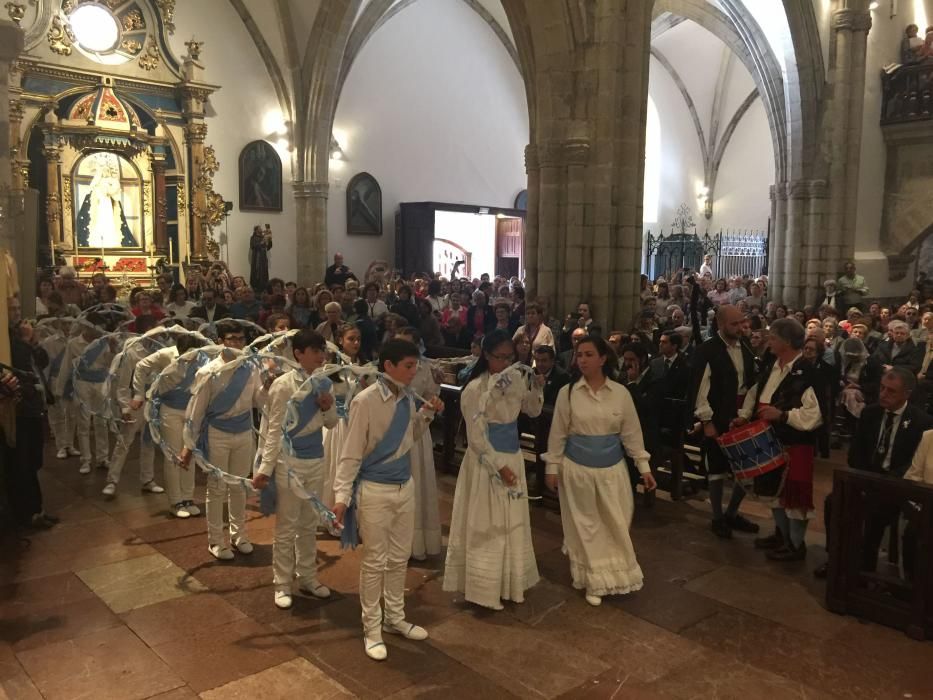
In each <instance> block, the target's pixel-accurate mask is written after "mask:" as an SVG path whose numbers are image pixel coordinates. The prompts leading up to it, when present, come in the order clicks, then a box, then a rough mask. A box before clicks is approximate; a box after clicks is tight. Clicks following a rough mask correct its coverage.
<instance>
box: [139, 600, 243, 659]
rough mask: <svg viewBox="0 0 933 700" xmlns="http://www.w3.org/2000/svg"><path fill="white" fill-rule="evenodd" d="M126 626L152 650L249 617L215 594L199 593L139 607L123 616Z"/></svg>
mask: <svg viewBox="0 0 933 700" xmlns="http://www.w3.org/2000/svg"><path fill="white" fill-rule="evenodd" d="M121 617H122V618H123V621H124V622H125V623H126V625H127V626H128V627H129V628H130V629H131V630H133V632H135V633H136V634H137V635H138V636H139V638H140V639H142V640H143V641H144V642H145V643H146V644H148V645H149V646H151V647H154V646H157V645H159V644H165V643H166V642H172V641H175V640H177V639H181V638H182V637H187V636H189V635H190V634H191V631H192V630H199V631H201V630H208V629H210V628H212V627H219V626H221V625H225V624H227V623H229V622H234V621H236V620H242V619H243V618H244V617H246V616H245V615H244V614H243V613H242V612H240V611H239V610H237V609H236V608H234V607H233V606H232V605H230V604H229V603H227V602H226V601H224V600H223V599H222V598H221V597H220V596H218V595H217V594H215V593H198V594H196V595H188V596H183V597H181V598H174V599H172V600H166V601H163V602H161V603H155V604H153V605H147V606H145V607H142V608H136V609H135V610H131V611H129V612H127V613H124V614H123V615H122V616H121Z"/></svg>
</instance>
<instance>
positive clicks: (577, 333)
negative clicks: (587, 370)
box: [558, 328, 587, 373]
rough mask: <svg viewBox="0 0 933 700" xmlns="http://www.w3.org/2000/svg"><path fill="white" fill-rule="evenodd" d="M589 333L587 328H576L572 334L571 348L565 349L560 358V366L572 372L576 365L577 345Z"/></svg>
mask: <svg viewBox="0 0 933 700" xmlns="http://www.w3.org/2000/svg"><path fill="white" fill-rule="evenodd" d="M586 335H587V330H586V329H585V328H574V329H573V333H571V334H570V346H571V347H570V350H564V352H562V353H561V354H560V357H559V358H558V362H559V363H560V366H561V367H563V369H564V370H565V371H566V372H568V373H569V372H570V371H571V370H572V369H573V366H574V354H575V353H576V352H577V345H579V344H580V341H581V340H583V338H585V337H586Z"/></svg>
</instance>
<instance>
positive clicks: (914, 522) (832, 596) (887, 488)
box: [826, 469, 933, 639]
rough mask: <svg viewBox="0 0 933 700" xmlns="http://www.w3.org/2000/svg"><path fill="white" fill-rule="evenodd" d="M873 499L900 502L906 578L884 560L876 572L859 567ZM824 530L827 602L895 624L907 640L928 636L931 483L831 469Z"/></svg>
mask: <svg viewBox="0 0 933 700" xmlns="http://www.w3.org/2000/svg"><path fill="white" fill-rule="evenodd" d="M910 503H913V504H916V506H919V510H917V509H916V508H915V507H914V506H912V505H909V504H910ZM878 504H890V505H891V507H893V508H899V507H901V506H906V509H905V512H907V513H908V514H909V520H910V528H911V530H912V531H913V532H914V533H916V547H915V548H914V553H915V554H914V555H915V557H916V558H915V563H914V569H915V571H914V574H913V577H912V578H911V577H904V578H902V577H900V576H898V575H894V574H891V573H890V569H891V567H890V566H888V565H887V564H884V563H881V564H879V566H880V567H881V568H882V571H881V572H875V571H868V570H865V569H864V568H863V566H862V560H863V547H862V543H863V528H864V525H865V523H866V521H867V520H868V518H870V517H871V511H872V509H873V508H875V507H877V505H878ZM830 532H831V538H830V541H829V543H828V546H829V572H828V576H827V585H826V605H827V607H828V608H829V609H830V610H832V611H833V612H836V613H840V614H849V615H856V616H858V617H861V618H865V619H868V620H871V621H872V622H877V623H880V624H883V625H889V626H891V627H895V628H897V629H900V630H902V631H904V632H905V633H906V634H907V635H908V636H910V637H912V638H913V639H933V487H931V486H929V485H926V484H919V483H917V482H914V481H907V480H905V479H895V478H891V477H885V476H880V475H876V474H871V473H868V472H864V471H860V470H854V469H837V470H836V471H835V472H834V474H833V500H832V527H831V529H830ZM895 533H896V530H895ZM905 546H906V545H905ZM903 553H904V555H905V556H906V555H910V554H911V553H910V552H908V551H905V552H903ZM885 569H887V570H888V571H885Z"/></svg>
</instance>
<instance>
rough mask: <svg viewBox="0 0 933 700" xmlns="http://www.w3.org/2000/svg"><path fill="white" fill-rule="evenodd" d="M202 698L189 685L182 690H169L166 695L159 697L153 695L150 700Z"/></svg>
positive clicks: (162, 694) (196, 699)
mask: <svg viewBox="0 0 933 700" xmlns="http://www.w3.org/2000/svg"><path fill="white" fill-rule="evenodd" d="M199 698H200V696H199V695H198V694H197V693H196V692H194V691H193V690H191V688H189V687H188V686H187V685H183V686H181V687H180V688H175V689H174V690H169V691H168V692H166V693H159V694H158V695H153V696H152V697H151V698H148V700H198V699H199Z"/></svg>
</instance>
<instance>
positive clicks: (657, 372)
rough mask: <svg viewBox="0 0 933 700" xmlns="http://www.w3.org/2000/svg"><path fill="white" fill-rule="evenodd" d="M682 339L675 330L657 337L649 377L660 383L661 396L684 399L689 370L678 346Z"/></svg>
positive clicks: (664, 332) (688, 381)
mask: <svg viewBox="0 0 933 700" xmlns="http://www.w3.org/2000/svg"><path fill="white" fill-rule="evenodd" d="M683 342H684V339H683V336H682V335H680V333H676V332H675V331H663V332H662V333H661V335H660V336H659V337H658V351H659V355H658V357H655V358H654V359H653V360H651V377H652V379H653V380H654V381H655V382H659V383H660V385H661V394H662V397H663V398H665V399H667V398H680V399H684V398H685V397H686V395H687V389H688V387H689V383H690V370H689V368H688V367H687V361H686V359H685V358H684V356H683V354H682V353H681V352H680V348H681V346H682V345H683Z"/></svg>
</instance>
